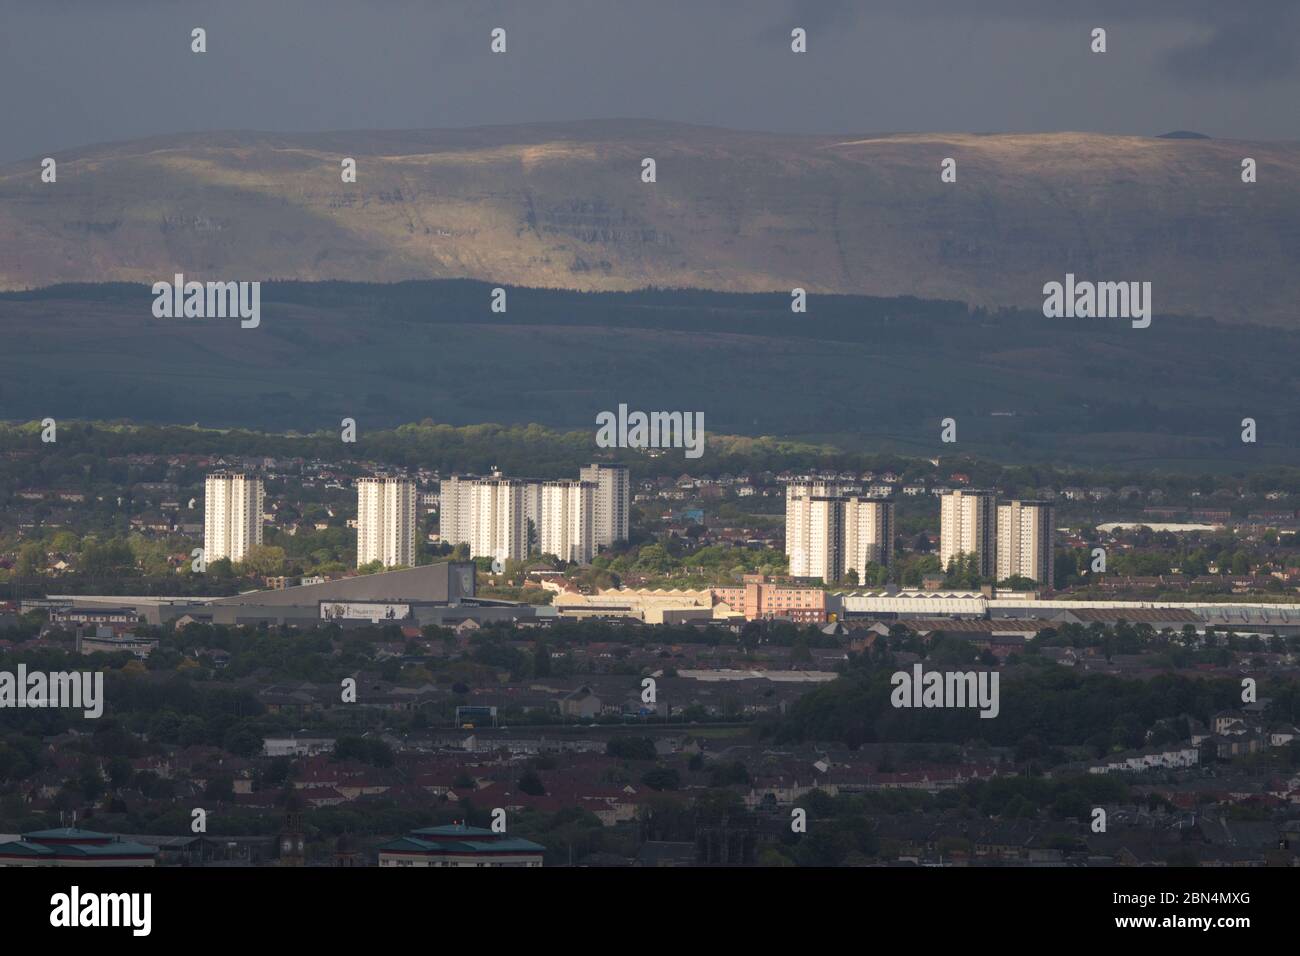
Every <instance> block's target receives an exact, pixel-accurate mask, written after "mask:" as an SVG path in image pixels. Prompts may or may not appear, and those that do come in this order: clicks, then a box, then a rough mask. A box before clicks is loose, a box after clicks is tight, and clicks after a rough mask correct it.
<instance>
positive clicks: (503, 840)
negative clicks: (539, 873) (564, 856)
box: [376, 823, 546, 868]
mask: <svg viewBox="0 0 1300 956" xmlns="http://www.w3.org/2000/svg"><path fill="white" fill-rule="evenodd" d="M376 849H377V850H378V852H379V865H380V866H382V867H408V866H416V867H428V866H437V867H449V866H456V867H459V866H472V867H502V866H509V867H529V868H532V867H540V866H541V865H542V860H543V856H544V854H545V853H546V848H545V847H544V846H542V845H541V844H538V843H533V842H532V841H531V840H523V839H520V838H519V837H512V836H510V835H509V834H506V833H496V832H494V831H492V830H485V829H483V828H482V827H471V826H466V825H465V824H463V823H454V824H451V825H450V826H442V827H424V828H422V829H419V830H412V831H411V832H410V833H408V834H407V835H406V836H403V837H399V838H397V839H396V840H390V841H389V842H388V843H382V844H380V845H379V846H378V847H377V848H376Z"/></svg>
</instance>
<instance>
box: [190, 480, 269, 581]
mask: <svg viewBox="0 0 1300 956" xmlns="http://www.w3.org/2000/svg"><path fill="white" fill-rule="evenodd" d="M265 498H266V492H265V489H264V488H263V486H262V479H261V478H255V477H251V476H249V475H246V474H243V473H238V472H225V471H218V472H214V473H213V474H211V475H208V477H207V480H206V481H205V482H204V490H203V558H204V560H205V561H207V562H212V561H220V560H221V559H222V558H229V559H230V560H231V561H234V562H238V561H243V560H244V559H245V558H246V557H247V556H248V553H249V551H251V550H252V549H253V546H254V545H259V544H261V543H262V504H263V501H264V500H265Z"/></svg>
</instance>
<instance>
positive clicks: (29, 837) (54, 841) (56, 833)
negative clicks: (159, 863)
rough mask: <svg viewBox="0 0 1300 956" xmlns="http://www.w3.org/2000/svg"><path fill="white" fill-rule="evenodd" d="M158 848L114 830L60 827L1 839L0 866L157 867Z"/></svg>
mask: <svg viewBox="0 0 1300 956" xmlns="http://www.w3.org/2000/svg"><path fill="white" fill-rule="evenodd" d="M157 857H158V848H157V847H152V846H145V845H143V844H141V843H132V842H131V841H129V840H124V839H122V838H121V837H120V836H115V835H113V834H111V833H96V832H95V831H94V830H79V829H77V828H75V827H58V828H57V829H54V830H34V831H32V832H31V833H24V834H21V835H20V836H19V838H18V839H17V840H9V841H7V842H0V866H78V867H84V866H153V865H154V863H155V862H156V860H157Z"/></svg>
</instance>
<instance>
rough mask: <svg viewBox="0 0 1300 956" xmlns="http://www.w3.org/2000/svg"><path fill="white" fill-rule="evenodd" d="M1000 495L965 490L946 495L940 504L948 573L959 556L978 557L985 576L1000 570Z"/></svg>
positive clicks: (942, 559) (941, 553)
mask: <svg viewBox="0 0 1300 956" xmlns="http://www.w3.org/2000/svg"><path fill="white" fill-rule="evenodd" d="M996 540H997V496H996V495H995V494H994V493H993V492H991V491H973V490H966V489H962V490H960V491H952V492H949V493H948V494H946V495H944V496H942V498H941V499H940V505H939V563H940V565H941V566H942V567H943V568H944V569H945V570H946V569H947V568H948V565H949V564H950V563H951V562H952V561H953V560H954V559H955V558H957V557H958V556H961V555H974V556H975V558H976V566H977V570H978V572H979V574H980V575H981V576H984V577H987V576H989V575H991V574H993V573H994V571H995V570H996V567H997V552H996V548H995V542H996Z"/></svg>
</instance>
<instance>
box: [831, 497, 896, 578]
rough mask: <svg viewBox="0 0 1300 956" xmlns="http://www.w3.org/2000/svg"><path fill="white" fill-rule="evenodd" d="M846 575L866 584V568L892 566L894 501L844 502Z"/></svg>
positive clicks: (856, 500) (870, 499)
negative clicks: (849, 574)
mask: <svg viewBox="0 0 1300 956" xmlns="http://www.w3.org/2000/svg"><path fill="white" fill-rule="evenodd" d="M843 529H844V547H843V553H844V573H845V574H848V573H849V572H850V571H855V572H856V573H857V576H858V581H859V582H861V583H865V580H866V579H865V574H866V569H867V565H869V564H877V565H880V566H881V567H885V568H887V567H889V565H890V562H891V561H892V559H893V554H894V502H893V500H892V499H890V498H863V497H857V496H854V497H849V498H845V499H844V519H843Z"/></svg>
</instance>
